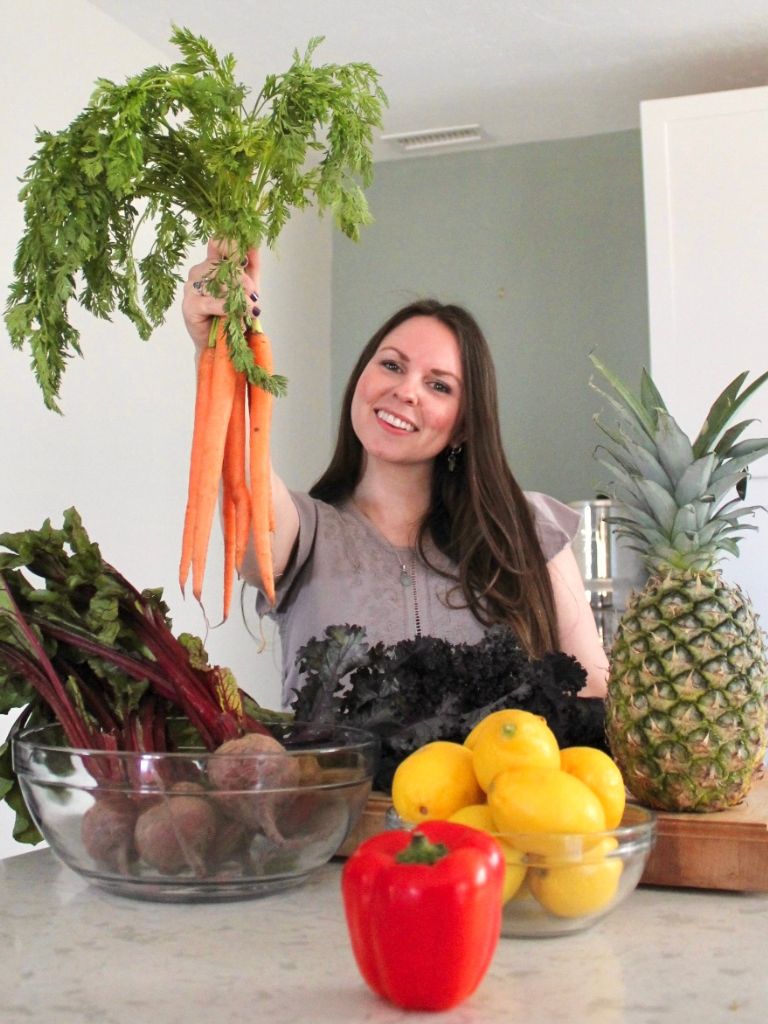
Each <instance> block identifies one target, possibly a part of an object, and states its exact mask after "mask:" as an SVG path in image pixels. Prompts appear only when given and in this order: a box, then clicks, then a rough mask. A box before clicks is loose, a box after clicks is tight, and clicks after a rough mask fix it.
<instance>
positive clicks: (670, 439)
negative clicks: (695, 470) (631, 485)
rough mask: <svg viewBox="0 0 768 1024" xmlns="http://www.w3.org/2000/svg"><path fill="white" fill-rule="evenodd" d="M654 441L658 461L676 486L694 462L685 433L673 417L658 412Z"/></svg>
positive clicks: (666, 413)
mask: <svg viewBox="0 0 768 1024" xmlns="http://www.w3.org/2000/svg"><path fill="white" fill-rule="evenodd" d="M657 420H658V423H657V427H656V433H655V441H656V444H657V446H658V449H659V459H660V460H661V464H662V465H663V466H664V469H665V470H666V471H667V474H668V475H669V478H670V480H672V482H673V483H674V484H675V485H677V484H678V483H679V482H680V479H681V478H682V476H683V474H684V473H685V471H686V469H687V468H688V467H689V466H690V465H691V463H692V462H693V461H694V458H695V456H694V452H693V448H692V447H691V442H690V439H689V437H688V435H687V434H686V433H684V431H683V430H681V429H680V427H679V426H678V424H677V422H676V420H675V419H674V417H673V416H670V415H669V413H668V412H664V411H662V410H659V413H658V417H657Z"/></svg>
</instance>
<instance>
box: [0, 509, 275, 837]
mask: <svg viewBox="0 0 768 1024" xmlns="http://www.w3.org/2000/svg"><path fill="white" fill-rule="evenodd" d="M0 548H5V549H6V550H4V551H3V550H0V711H3V712H7V711H11V710H14V709H16V708H21V709H22V719H21V720H22V721H34V722H38V723H48V722H57V723H58V724H59V725H60V726H61V729H62V735H63V738H64V742H65V743H68V744H69V745H70V746H75V747H85V748H89V749H96V750H107V751H111V750H133V751H148V752H151V751H164V750H172V749H175V747H176V746H177V745H178V744H180V743H182V744H184V745H188V744H189V743H190V742H191V741H192V740H194V743H195V745H196V746H198V747H199V746H200V745H202V746H204V747H206V748H207V749H209V750H214V749H215V748H216V747H218V746H219V745H220V744H221V743H223V742H225V741H226V740H228V739H232V738H235V737H237V736H242V735H243V734H244V733H246V732H251V731H262V732H269V729H268V726H267V725H266V724H263V723H267V722H270V721H274V720H275V718H276V716H275V714H274V713H266V714H263V713H262V712H261V709H260V708H259V706H258V705H257V704H256V702H255V701H253V700H252V699H251V698H248V697H246V695H245V694H243V693H242V692H241V691H240V690H239V689H238V687H237V683H236V681H235V679H234V677H233V675H232V673H231V672H230V671H229V670H228V669H225V668H222V667H219V666H210V665H209V664H208V656H207V654H206V652H205V649H204V647H203V645H202V643H201V641H199V640H198V639H197V638H196V637H191V636H187V635H185V636H184V643H182V642H181V641H180V640H179V639H177V638H176V637H175V636H174V634H173V632H172V628H171V621H170V618H169V616H168V608H167V606H166V604H165V603H164V601H163V597H162V591H161V590H159V589H154V590H144V591H142V592H141V593H140V592H139V591H137V590H136V589H135V588H134V587H132V586H131V584H130V583H128V581H127V580H125V579H124V578H123V577H122V576H121V575H120V574H119V573H118V572H117V571H116V570H115V569H114V568H113V567H112V566H111V565H109V564H108V563H107V562H105V561H104V559H103V558H102V555H101V552H100V550H99V547H98V545H97V544H95V543H93V542H92V541H91V540H90V538H89V536H88V534H87V533H86V531H85V528H84V527H83V524H82V521H81V519H80V516H79V514H78V513H77V511H76V510H75V509H74V508H71V509H68V510H67V511H66V512H65V513H64V521H63V525H62V527H61V528H60V529H56V528H54V527H53V526H52V525H51V522H50V520H46V521H45V523H44V524H43V526H42V527H41V528H40V529H39V530H26V531H22V532H19V533H3V534H0ZM0 799H5V800H6V802H8V803H9V804H10V805H11V807H12V808H13V809H14V810H15V811H16V814H17V825H16V831H15V834H16V835H17V838H18V837H19V836H21V837H24V836H30V835H33V834H35V835H36V833H35V832H34V831H31V829H33V826H31V823H30V822H31V819H29V815H28V813H27V812H26V808H25V806H24V801H23V797H22V795H21V792H20V790H19V788H18V783H17V780H16V777H15V774H14V772H13V766H12V764H11V759H10V741H9V742H7V743H6V744H5V745H4V746H3V747H2V748H0ZM32 841H35V840H32Z"/></svg>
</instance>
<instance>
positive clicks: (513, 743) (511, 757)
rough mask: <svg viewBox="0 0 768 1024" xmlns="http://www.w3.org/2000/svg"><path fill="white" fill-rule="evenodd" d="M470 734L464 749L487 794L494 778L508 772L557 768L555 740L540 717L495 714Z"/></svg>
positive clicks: (525, 713) (515, 712) (511, 712)
mask: <svg viewBox="0 0 768 1024" xmlns="http://www.w3.org/2000/svg"><path fill="white" fill-rule="evenodd" d="M494 716H498V717H494ZM473 732H474V733H475V734H476V735H475V737H474V739H473V738H472V733H470V734H469V736H468V737H467V739H466V740H465V741H464V745H465V746H466V747H468V749H470V750H471V751H472V758H473V763H474V766H475V775H476V776H477V781H478V782H479V783H480V786H481V787H482V789H484V790H485V792H486V793H487V792H488V787H489V786H490V785H491V783H492V782H493V779H494V777H495V776H496V775H498V773H499V772H503V771H506V770H507V769H510V768H529V767H530V768H533V767H536V768H559V767H560V748H559V747H558V745H557V739H556V737H555V734H554V733H553V732H552V730H551V729H550V728H549V726H548V725H547V722H546V719H544V718H542V717H541V715H532V714H531V713H530V712H529V711H519V710H517V709H514V708H513V709H509V710H507V711H499V712H494V714H492V715H489V716H488V717H487V718H485V719H483V721H481V722H480V723H478V725H476V726H475V729H474V730H473ZM470 741H471V742H470Z"/></svg>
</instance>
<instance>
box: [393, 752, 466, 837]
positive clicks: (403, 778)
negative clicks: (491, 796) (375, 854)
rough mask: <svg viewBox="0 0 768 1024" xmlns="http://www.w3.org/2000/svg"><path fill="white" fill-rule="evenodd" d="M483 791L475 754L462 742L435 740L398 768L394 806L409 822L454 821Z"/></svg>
mask: <svg viewBox="0 0 768 1024" xmlns="http://www.w3.org/2000/svg"><path fill="white" fill-rule="evenodd" d="M482 799H483V792H482V790H481V789H480V787H479V786H478V784H477V779H476V778H475V773H474V770H473V767H472V751H471V750H468V749H467V747H465V746H464V745H463V744H461V743H450V742H449V741H448V740H435V741H434V742H433V743H426V744H425V745H424V746H423V747H419V749H418V750H414V752H413V753H412V754H409V755H408V757H406V758H405V759H404V760H403V761H401V762H400V764H399V765H398V766H397V768H396V769H395V774H394V777H393V779H392V803H393V805H394V808H395V811H396V812H397V813H398V814H399V815H400V817H401V818H402V819H403V820H404V821H407V822H415V823H418V822H420V821H425V820H426V819H427V818H450V816H451V815H452V814H453V813H454V811H458V810H459V808H460V807H466V805H467V804H476V803H480V802H481V801H482Z"/></svg>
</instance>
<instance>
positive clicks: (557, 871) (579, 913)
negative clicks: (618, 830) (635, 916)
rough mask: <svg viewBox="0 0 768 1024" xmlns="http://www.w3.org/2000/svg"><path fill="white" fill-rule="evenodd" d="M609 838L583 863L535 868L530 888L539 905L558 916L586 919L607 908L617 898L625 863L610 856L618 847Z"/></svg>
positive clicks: (530, 879) (530, 878) (529, 883)
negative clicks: (585, 917)
mask: <svg viewBox="0 0 768 1024" xmlns="http://www.w3.org/2000/svg"><path fill="white" fill-rule="evenodd" d="M616 845H617V844H616V840H611V838H610V837H606V839H605V840H604V841H603V844H602V846H601V848H600V849H599V850H598V849H595V850H592V851H590V852H589V854H588V855H587V856H586V857H585V859H584V860H583V861H582V863H580V864H566V865H563V866H558V867H552V868H545V869H540V868H531V870H530V871H529V872H528V886H529V888H530V890H531V892H532V893H533V895H534V896H535V897H536V899H537V900H538V901H539V903H540V904H541V905H542V906H543V907H545V908H546V909H547V910H549V911H550V913H552V914H556V915H557V916H558V917H583V916H584V915H585V914H595V913H597V911H599V910H603V909H604V908H605V907H607V906H608V905H609V904H610V903H611V902H612V901H613V899H614V897H615V896H616V893H617V891H618V888H619V879H620V878H621V872H622V863H621V861H620V860H619V859H618V858H613V857H610V856H606V854H609V853H610V850H611V849H612V848H615V847H616Z"/></svg>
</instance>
